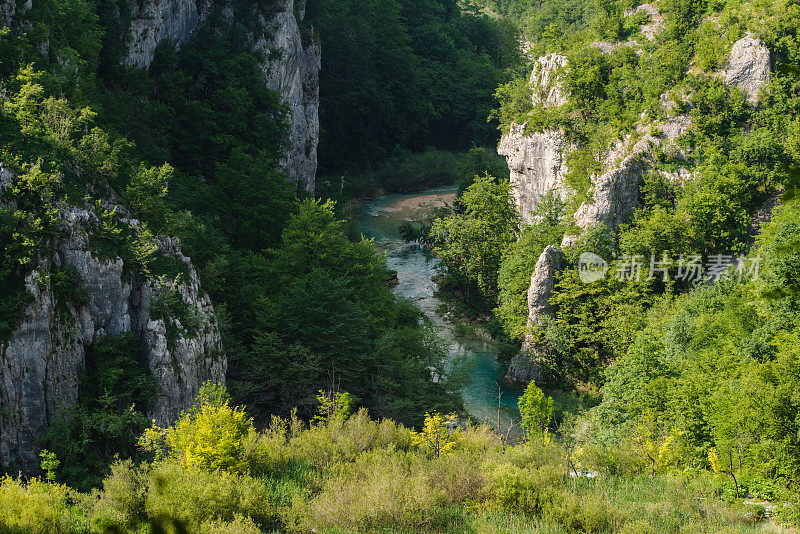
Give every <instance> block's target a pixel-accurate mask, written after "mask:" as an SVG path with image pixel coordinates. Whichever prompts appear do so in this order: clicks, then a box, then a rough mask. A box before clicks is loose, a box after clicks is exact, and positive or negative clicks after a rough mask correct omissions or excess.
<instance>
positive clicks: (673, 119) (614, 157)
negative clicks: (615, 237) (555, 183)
mask: <svg viewBox="0 0 800 534" xmlns="http://www.w3.org/2000/svg"><path fill="white" fill-rule="evenodd" d="M661 109H662V112H663V113H664V115H665V117H666V118H665V119H664V120H662V121H657V122H655V123H653V124H648V125H645V124H644V123H642V124H640V125H639V126H638V127H637V129H636V131H635V132H634V133H633V134H631V135H628V136H627V137H626V138H625V139H623V140H622V141H620V142H618V143H617V144H616V145H615V146H614V147H613V148H612V149H611V150H610V151H609V153H608V154H607V156H606V157H605V160H604V163H603V169H604V170H603V172H602V173H600V174H599V175H595V176H592V191H590V193H591V197H592V199H591V201H589V202H585V203H583V204H581V206H580V207H579V208H578V210H577V211H576V212H575V215H574V216H573V219H574V221H575V224H576V225H577V226H578V227H580V228H581V229H583V230H586V229H588V228H591V227H593V226H604V227H606V228H608V229H610V230H613V229H614V228H616V227H617V226H618V225H619V224H621V223H622V222H625V220H626V219H628V218H629V217H630V215H631V214H632V213H633V210H634V209H635V208H636V207H637V206H638V202H639V183H640V181H641V180H642V178H643V177H644V175H645V173H646V172H647V170H648V169H649V168H650V164H651V162H652V156H653V151H654V150H655V149H656V148H658V147H659V146H662V145H664V144H666V143H670V144H672V143H673V142H674V141H675V139H677V138H678V137H680V136H681V135H683V134H685V133H687V132H688V131H689V129H690V128H691V127H692V121H691V117H690V116H689V115H688V114H682V113H677V112H676V110H675V106H674V105H673V104H672V102H670V100H669V98H668V97H667V95H662V97H661ZM673 148H674V149H675V150H677V151H678V155H679V156H682V155H683V154H682V152H681V151H680V149H679V148H678V147H677V146H675V145H674V144H673ZM676 174H677V177H678V178H677V179H683V178H684V176H685V173H684V174H681V173H676ZM574 242H575V236H570V235H567V236H565V237H564V240H563V241H562V243H561V246H562V247H567V246H570V245H571V244H573V243H574Z"/></svg>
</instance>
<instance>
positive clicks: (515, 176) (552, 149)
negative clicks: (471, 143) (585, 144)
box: [497, 54, 569, 223]
mask: <svg viewBox="0 0 800 534" xmlns="http://www.w3.org/2000/svg"><path fill="white" fill-rule="evenodd" d="M566 66H567V58H565V57H564V56H560V55H558V54H548V55H546V56H543V57H540V58H539V59H538V60H537V61H536V62H535V64H534V69H533V73H532V74H531V81H530V84H531V99H532V101H533V103H534V104H536V105H542V106H545V107H554V106H560V105H562V104H565V103H566V102H567V99H568V95H567V94H566V91H565V89H564V87H563V83H562V80H561V73H562V72H563V69H564V68H565V67H566ZM525 127H526V125H524V124H523V125H519V124H513V125H511V128H510V129H509V131H508V132H507V133H506V134H504V135H503V137H502V138H501V139H500V144H499V146H498V148H497V152H498V154H500V155H501V156H505V158H506V162H507V163H508V168H509V169H510V171H511V184H512V186H513V189H512V191H513V194H514V198H515V199H516V202H517V206H518V207H519V209H520V214H521V215H522V218H523V220H524V221H525V222H526V223H530V222H531V211H532V210H533V209H535V208H536V206H537V205H538V203H539V200H540V199H541V198H542V197H543V196H544V195H546V194H547V193H548V192H550V191H553V192H555V193H556V194H558V195H559V196H560V197H561V198H562V199H566V197H567V196H568V195H569V189H568V188H567V186H566V185H565V183H564V175H565V173H566V170H567V168H566V155H567V153H568V152H569V150H568V143H567V140H566V137H565V135H564V133H563V132H561V131H556V130H545V131H544V132H534V133H529V134H526V133H525Z"/></svg>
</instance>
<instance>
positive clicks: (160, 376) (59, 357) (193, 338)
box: [0, 169, 227, 473]
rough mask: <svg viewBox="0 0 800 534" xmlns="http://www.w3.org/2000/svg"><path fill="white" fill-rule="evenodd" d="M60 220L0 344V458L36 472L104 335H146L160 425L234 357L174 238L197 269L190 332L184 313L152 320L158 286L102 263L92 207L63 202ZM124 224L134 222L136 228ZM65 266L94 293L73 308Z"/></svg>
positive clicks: (172, 247)
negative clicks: (59, 287)
mask: <svg viewBox="0 0 800 534" xmlns="http://www.w3.org/2000/svg"><path fill="white" fill-rule="evenodd" d="M0 176H2V177H3V181H4V182H7V180H6V178H10V176H11V175H10V173H9V172H8V171H7V169H2V172H0ZM59 216H60V220H61V222H60V227H61V228H60V229H61V235H62V236H63V237H62V238H60V240H59V242H58V243H56V245H55V247H54V248H53V250H52V254H51V255H50V257H47V258H43V259H41V260H40V261H39V262H38V264H37V268H36V270H35V271H34V272H32V273H31V274H30V275H29V276H28V277H27V278H26V287H27V289H28V291H29V292H30V294H31V297H32V299H31V301H30V303H29V304H28V305H27V308H26V309H25V313H24V318H23V320H22V322H21V323H20V325H19V326H18V327H17V328H16V330H15V331H14V332H13V334H12V336H11V338H10V340H9V341H8V342H6V343H4V344H2V345H0V464H2V465H3V466H6V467H10V468H12V469H13V470H20V471H22V472H23V473H32V472H35V471H36V470H37V468H38V465H39V462H38V460H39V459H38V456H37V453H38V444H37V442H38V439H39V437H40V436H41V433H42V432H43V431H44V430H45V429H46V428H47V426H48V425H49V423H50V422H51V421H52V420H53V418H54V417H55V416H56V415H57V414H58V413H59V411H60V410H62V409H69V408H70V407H72V406H73V405H74V404H75V402H76V400H77V396H78V384H79V381H80V375H81V370H82V368H83V366H84V362H85V355H86V351H87V350H88V349H89V348H91V346H92V345H93V344H94V343H95V342H97V340H98V339H99V338H101V337H103V336H106V335H113V334H120V333H124V332H134V333H135V334H137V335H138V336H139V338H140V339H141V342H142V354H141V355H140V357H141V361H142V362H143V363H144V364H146V366H147V367H148V368H149V369H150V371H151V372H152V374H153V376H154V377H155V379H156V384H157V386H158V389H157V394H156V399H155V404H154V408H153V412H152V413H151V414H149V415H150V416H151V417H153V418H154V419H155V420H156V422H157V423H159V424H162V425H164V424H168V423H171V422H173V421H174V420H175V418H176V417H177V416H178V414H179V413H180V411H181V410H184V409H186V408H189V407H190V406H191V403H192V401H193V399H194V397H195V396H196V395H197V393H198V391H199V388H200V385H201V384H202V383H203V382H205V381H206V380H213V381H215V382H220V383H223V382H224V380H225V371H226V365H227V363H226V361H225V359H224V357H223V356H222V353H221V346H220V335H219V328H218V325H217V320H216V317H215V315H214V309H213V307H212V305H211V302H210V300H209V298H208V297H207V296H204V295H202V294H201V292H200V289H199V284H198V279H197V274H196V272H195V270H194V268H193V267H192V265H191V262H189V260H188V259H187V258H186V257H184V256H183V255H182V254H181V252H180V247H179V244H178V242H177V240H176V239H174V238H166V239H162V240H160V242H159V249H160V251H161V253H163V254H164V255H165V256H170V257H172V258H175V259H177V260H179V261H180V262H182V263H184V264H185V265H186V269H187V270H188V272H189V276H188V279H186V280H181V281H179V283H178V284H177V290H178V292H179V294H180V298H181V299H182V301H183V303H184V304H185V305H186V306H187V307H188V308H189V309H192V310H194V312H195V314H196V315H197V316H198V317H199V318H200V326H199V327H198V328H197V329H196V331H195V332H192V333H189V332H188V331H186V330H183V329H182V325H180V323H179V321H178V319H176V318H173V317H166V318H165V319H154V318H152V317H151V316H150V309H149V306H150V302H151V299H152V298H154V297H156V296H157V295H158V294H159V292H160V291H162V288H161V287H160V286H159V285H158V283H157V282H154V281H152V280H148V279H146V278H143V277H141V276H140V275H138V274H136V273H135V272H131V271H130V269H129V266H126V265H125V264H124V262H123V260H122V259H119V258H115V259H110V260H105V259H100V258H98V257H97V256H96V255H95V253H93V252H92V250H91V246H90V233H91V230H90V228H92V227H93V226H94V225H96V224H97V219H96V216H95V215H94V214H93V213H92V212H90V211H87V210H85V209H83V208H78V207H74V206H72V207H62V208H61V209H60V214H59ZM122 220H123V222H124V223H126V224H128V225H129V226H131V227H132V228H135V227H136V226H137V225H138V222H137V221H135V220H132V219H122ZM67 266H71V267H74V269H75V272H76V273H77V278H78V280H79V283H80V286H82V287H83V288H85V291H86V293H87V296H88V299H87V301H86V303H85V304H80V305H78V304H75V303H66V309H67V312H66V313H65V312H64V311H63V303H62V306H61V307H60V308H59V305H58V300H57V297H56V295H55V294H54V291H53V288H52V285H51V283H50V279H49V277H48V276H47V275H48V274H49V272H50V271H51V270H52V269H53V268H63V267H67ZM59 310H60V311H59ZM167 322H169V323H170V327H172V328H173V331H177V332H179V333H178V335H177V336H176V337H171V338H170V339H168V336H167V334H166V331H167V329H166V323H167Z"/></svg>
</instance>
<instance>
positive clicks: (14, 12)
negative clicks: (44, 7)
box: [0, 0, 33, 28]
mask: <svg viewBox="0 0 800 534" xmlns="http://www.w3.org/2000/svg"><path fill="white" fill-rule="evenodd" d="M32 6H33V0H24V1H22V2H17V1H16V0H5V1H4V2H3V3H2V4H0V28H3V27H11V25H12V24H13V23H14V19H15V18H17V17H19V16H20V15H23V14H25V13H26V12H27V11H29V10H30V9H31V7H32Z"/></svg>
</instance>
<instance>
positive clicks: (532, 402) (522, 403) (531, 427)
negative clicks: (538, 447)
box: [518, 382, 553, 440]
mask: <svg viewBox="0 0 800 534" xmlns="http://www.w3.org/2000/svg"><path fill="white" fill-rule="evenodd" d="M518 405H519V412H520V414H522V423H521V424H522V428H523V429H524V430H525V432H526V433H527V435H529V436H534V435H536V434H539V435H541V436H542V439H543V440H546V439H547V426H548V425H549V424H550V420H551V419H552V418H553V398H552V397H546V396H545V394H544V392H543V391H542V390H541V389H539V387H538V386H536V384H535V383H533V382H531V383H530V384H528V387H526V388H525V393H523V394H522V396H521V397H520V398H519V401H518Z"/></svg>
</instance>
